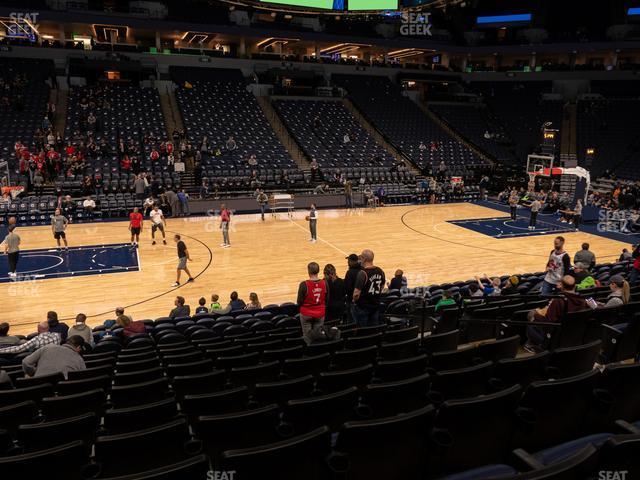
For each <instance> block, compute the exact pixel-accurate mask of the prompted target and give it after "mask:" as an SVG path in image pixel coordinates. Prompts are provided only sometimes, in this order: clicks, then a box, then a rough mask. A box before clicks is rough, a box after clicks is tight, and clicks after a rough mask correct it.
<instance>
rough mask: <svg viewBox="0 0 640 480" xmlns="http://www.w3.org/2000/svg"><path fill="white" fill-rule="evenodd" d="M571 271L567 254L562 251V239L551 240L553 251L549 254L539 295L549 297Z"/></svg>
mask: <svg viewBox="0 0 640 480" xmlns="http://www.w3.org/2000/svg"><path fill="white" fill-rule="evenodd" d="M570 269H571V259H570V258H569V254H568V253H567V252H565V251H564V237H560V236H559V237H556V238H555V239H554V240H553V250H551V253H550V254H549V260H548V261H547V269H546V270H547V274H546V275H545V277H544V280H543V282H542V287H541V289H540V293H541V294H542V295H550V294H552V293H555V292H556V291H557V289H558V283H559V282H560V281H561V280H562V277H564V276H565V275H566V274H568V273H569V270H570Z"/></svg>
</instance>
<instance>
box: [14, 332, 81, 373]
mask: <svg viewBox="0 0 640 480" xmlns="http://www.w3.org/2000/svg"><path fill="white" fill-rule="evenodd" d="M84 343H85V342H84V340H83V339H82V337H81V336H79V335H74V336H72V337H69V339H68V340H67V341H66V342H65V343H64V345H46V346H44V347H42V348H39V349H38V350H36V351H35V352H33V353H32V354H31V355H29V356H27V357H25V358H24V359H23V360H22V370H24V373H25V375H26V376H28V377H41V376H44V375H52V374H55V373H62V374H63V375H64V378H67V374H68V373H69V372H73V371H78V370H85V369H86V368H87V367H86V365H85V363H84V360H83V359H82V356H81V355H80V352H81V351H82V347H83V346H84Z"/></svg>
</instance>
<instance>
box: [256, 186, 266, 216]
mask: <svg viewBox="0 0 640 480" xmlns="http://www.w3.org/2000/svg"><path fill="white" fill-rule="evenodd" d="M256 201H257V202H258V205H259V206H260V218H261V219H262V221H263V222H264V211H265V210H266V208H267V203H268V202H269V197H267V194H266V193H264V191H263V190H260V189H258V195H257V196H256Z"/></svg>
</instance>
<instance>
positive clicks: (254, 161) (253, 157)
mask: <svg viewBox="0 0 640 480" xmlns="http://www.w3.org/2000/svg"><path fill="white" fill-rule="evenodd" d="M247 165H249V166H250V167H255V166H257V165H258V159H257V158H256V155H255V154H254V153H252V154H251V155H249V158H248V159H247Z"/></svg>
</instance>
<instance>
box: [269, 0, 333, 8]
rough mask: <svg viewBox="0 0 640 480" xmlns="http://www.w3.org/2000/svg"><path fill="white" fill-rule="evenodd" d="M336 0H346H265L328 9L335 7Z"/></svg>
mask: <svg viewBox="0 0 640 480" xmlns="http://www.w3.org/2000/svg"><path fill="white" fill-rule="evenodd" d="M334 1H337V2H338V3H340V4H344V0H269V1H268V2H266V1H264V0H263V2H264V3H278V4H280V5H291V6H294V7H305V8H323V9H326V10H331V9H333V8H334V7H333V4H334Z"/></svg>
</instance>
